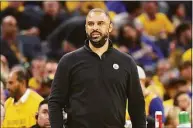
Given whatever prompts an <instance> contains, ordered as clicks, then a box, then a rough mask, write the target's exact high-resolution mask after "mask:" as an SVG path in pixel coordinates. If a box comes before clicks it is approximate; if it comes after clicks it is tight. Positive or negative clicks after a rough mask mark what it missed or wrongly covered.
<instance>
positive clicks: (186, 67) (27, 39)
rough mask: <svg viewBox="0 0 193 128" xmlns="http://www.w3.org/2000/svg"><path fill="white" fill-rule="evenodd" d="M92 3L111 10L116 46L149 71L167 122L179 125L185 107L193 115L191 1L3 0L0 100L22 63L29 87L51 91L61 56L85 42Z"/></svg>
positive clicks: (151, 89)
mask: <svg viewBox="0 0 193 128" xmlns="http://www.w3.org/2000/svg"><path fill="white" fill-rule="evenodd" d="M93 8H102V9H104V10H108V12H109V15H110V18H111V20H112V22H113V25H114V29H113V31H112V32H111V33H110V39H111V40H112V42H113V46H114V47H115V48H116V49H118V50H119V51H121V52H125V53H128V54H130V55H131V56H132V57H133V58H134V60H135V61H136V63H137V64H138V65H139V66H141V67H142V68H143V70H144V71H145V74H146V76H145V78H144V80H143V81H144V86H145V88H146V90H148V91H149V92H151V93H153V94H155V95H156V96H158V97H159V98H160V99H161V103H162V104H163V109H164V111H163V112H164V113H163V116H164V118H165V120H164V125H165V126H168V127H176V126H177V125H178V124H179V120H178V114H179V112H180V111H187V112H189V114H190V115H191V98H192V90H191V88H192V1H176V2H175V1H169V2H167V1H158V2H154V1H151V2H145V1H143V2H140V1H124V2H123V1H98V2H88V1H87V2H70V1H60V2H57V1H46V2H45V1H44V2H41V1H24V2H19V1H17V2H6V1H4V2H2V1H1V8H0V11H1V12H0V24H1V31H0V40H1V42H0V43H1V50H0V54H1V76H0V80H1V83H2V84H1V86H2V87H1V102H2V103H4V102H5V101H6V99H7V98H8V97H9V93H8V91H7V88H6V81H7V78H8V76H9V72H10V70H11V69H13V68H14V67H17V66H20V67H22V68H24V69H25V70H26V71H27V72H28V73H29V82H28V88H31V89H32V90H35V91H36V92H37V93H38V94H39V95H41V96H42V97H43V98H46V97H47V96H48V95H49V93H50V87H51V83H52V80H53V78H54V74H55V72H56V68H57V64H58V62H59V59H60V58H61V57H62V56H63V55H64V54H66V53H68V52H71V51H73V50H76V49H78V48H79V47H81V46H83V45H84V41H85V39H86V33H85V18H86V15H87V13H88V12H89V10H91V9H93ZM153 114H154V113H153ZM147 115H148V112H147ZM153 118H154V117H153Z"/></svg>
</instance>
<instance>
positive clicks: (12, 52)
mask: <svg viewBox="0 0 193 128" xmlns="http://www.w3.org/2000/svg"><path fill="white" fill-rule="evenodd" d="M1 30H2V36H1V37H0V40H1V42H0V43H1V47H2V48H1V50H0V54H2V55H4V56H5V57H6V58H7V59H8V63H9V67H12V66H13V65H15V64H25V63H27V62H28V61H30V60H31V59H33V58H34V57H35V56H39V55H43V53H42V51H41V46H40V40H39V39H38V37H35V36H21V35H18V26H17V21H16V19H15V18H14V17H13V16H7V17H5V18H4V19H3V21H2V28H1Z"/></svg>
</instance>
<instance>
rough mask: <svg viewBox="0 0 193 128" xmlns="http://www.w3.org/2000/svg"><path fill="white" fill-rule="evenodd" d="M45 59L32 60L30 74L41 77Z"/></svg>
mask: <svg viewBox="0 0 193 128" xmlns="http://www.w3.org/2000/svg"><path fill="white" fill-rule="evenodd" d="M45 64H46V61H45V60H34V61H33V62H32V74H33V77H43V75H44V70H45Z"/></svg>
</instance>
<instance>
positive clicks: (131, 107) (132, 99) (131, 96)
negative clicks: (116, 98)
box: [127, 59, 146, 128]
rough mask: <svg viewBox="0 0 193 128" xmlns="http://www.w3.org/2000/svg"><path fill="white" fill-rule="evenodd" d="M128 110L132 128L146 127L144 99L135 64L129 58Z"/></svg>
mask: <svg viewBox="0 0 193 128" xmlns="http://www.w3.org/2000/svg"><path fill="white" fill-rule="evenodd" d="M127 85H128V87H127V96H128V112H129V115H130V118H131V122H132V128H146V115H145V101H144V96H143V93H142V89H141V85H140V81H139V76H138V71H137V66H136V64H135V62H134V61H133V60H132V59H131V61H130V72H129V78H128V84H127Z"/></svg>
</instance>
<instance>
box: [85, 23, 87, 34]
mask: <svg viewBox="0 0 193 128" xmlns="http://www.w3.org/2000/svg"><path fill="white" fill-rule="evenodd" d="M85 32H86V33H87V30H86V24H85Z"/></svg>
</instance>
